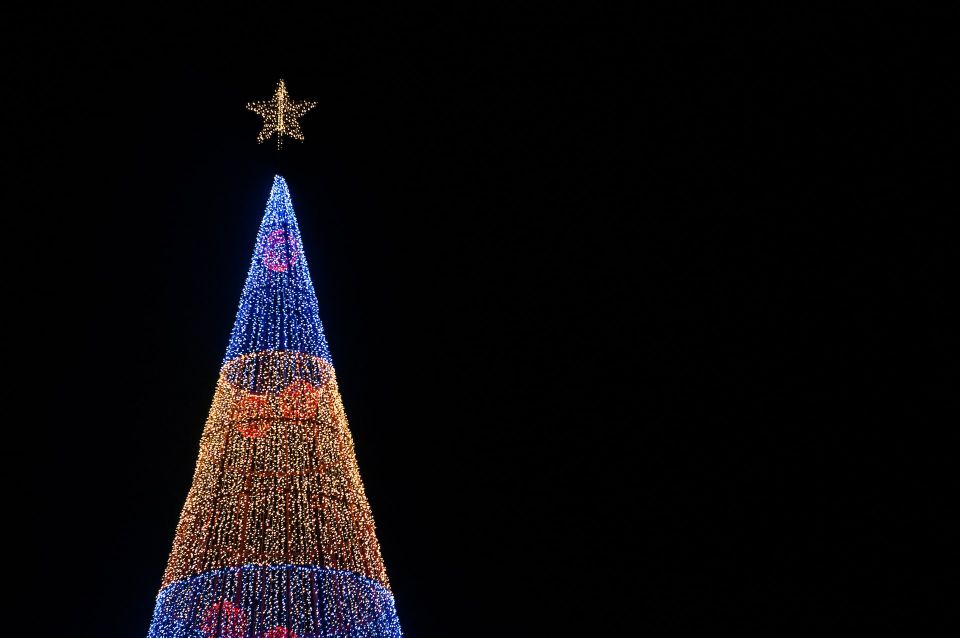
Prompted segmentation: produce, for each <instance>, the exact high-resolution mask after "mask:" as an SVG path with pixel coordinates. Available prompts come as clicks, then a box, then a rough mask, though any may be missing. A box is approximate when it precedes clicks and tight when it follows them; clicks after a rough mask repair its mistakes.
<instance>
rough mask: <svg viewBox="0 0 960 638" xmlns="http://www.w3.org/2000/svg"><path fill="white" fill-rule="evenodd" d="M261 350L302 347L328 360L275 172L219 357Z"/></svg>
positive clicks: (293, 221)
mask: <svg viewBox="0 0 960 638" xmlns="http://www.w3.org/2000/svg"><path fill="white" fill-rule="evenodd" d="M266 350H274V351H277V350H288V351H296V352H304V353H307V354H312V355H314V356H316V357H320V358H321V359H325V360H327V361H328V362H330V363H332V361H331V359H330V351H329V349H328V347H327V340H326V338H325V337H324V334H323V324H322V323H321V321H320V311H319V307H318V305H317V295H316V293H315V292H314V290H313V282H312V281H311V279H310V271H309V269H308V268H307V259H306V256H305V255H304V252H303V242H302V241H301V239H300V228H299V226H298V225H297V218H296V215H295V214H294V212H293V203H292V202H291V201H290V191H289V190H287V183H286V182H285V181H284V180H283V178H282V177H280V176H279V175H278V176H276V177H274V179H273V188H272V189H271V191H270V198H269V200H268V201H267V210H266V213H265V214H264V216H263V221H262V222H260V231H259V232H258V233H257V243H256V247H255V249H254V252H253V263H251V264H250V271H249V273H248V274H247V282H246V284H245V285H244V287H243V295H242V296H241V297H240V308H239V309H238V310H237V319H236V322H235V323H234V325H233V332H232V333H231V335H230V345H229V346H228V347H227V354H226V356H225V357H224V363H226V362H227V361H229V360H231V359H234V358H236V357H238V356H241V355H244V354H250V353H253V352H264V351H266Z"/></svg>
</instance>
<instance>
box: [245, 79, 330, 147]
mask: <svg viewBox="0 0 960 638" xmlns="http://www.w3.org/2000/svg"><path fill="white" fill-rule="evenodd" d="M316 105H317V103H316V102H294V101H293V100H291V99H290V94H289V93H287V85H286V84H284V82H283V80H280V82H279V83H277V90H276V91H274V93H273V97H272V98H270V99H269V100H266V101H264V102H250V103H249V104H247V110H250V111H253V112H254V113H256V114H257V115H259V116H261V117H262V118H263V129H262V130H261V131H260V133H259V134H258V135H257V142H260V143H263V142H266V141H267V140H268V139H270V138H271V137H272V136H273V134H274V133H276V135H277V148H280V147H281V146H282V145H283V136H284V135H287V136H289V137H292V138H293V139H295V140H300V141H301V142H302V141H303V133H302V132H301V131H300V121H299V118H300V117H303V115H304V114H305V113H306V112H307V111H309V110H310V109H312V108H313V107H315V106H316Z"/></svg>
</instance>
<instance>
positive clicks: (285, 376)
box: [149, 176, 401, 638]
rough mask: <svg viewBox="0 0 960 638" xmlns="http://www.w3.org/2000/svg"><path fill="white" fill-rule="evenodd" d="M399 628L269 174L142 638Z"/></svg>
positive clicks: (277, 186) (284, 637) (303, 274)
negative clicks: (241, 284)
mask: <svg viewBox="0 0 960 638" xmlns="http://www.w3.org/2000/svg"><path fill="white" fill-rule="evenodd" d="M400 635H401V631H400V624H399V622H398V620H397V616H396V611H395V609H394V602H393V594H392V593H391V590H390V584H389V582H388V581H387V574H386V571H385V570H384V566H383V560H382V558H381V556H380V547H379V544H378V543H377V538H376V535H375V532H374V525H373V517H372V515H371V513H370V506H369V504H368V503H367V497H366V494H365V493H364V490H363V483H362V482H361V480H360V473H359V471H358V469H357V462H356V458H355V456H354V451H353V439H352V437H351V435H350V430H349V429H348V428H347V421H346V416H345V415H344V411H343V404H342V403H341V400H340V393H339V391H338V388H337V380H336V375H335V373H334V370H333V365H332V362H331V359H330V352H329V350H328V349H327V343H326V339H325V337H324V333H323V326H322V324H321V323H320V315H319V311H318V306H317V297H316V294H315V293H314V290H313V283H312V281H311V279H310V272H309V270H308V269H307V261H306V258H305V256H304V252H303V245H302V242H301V239H300V230H299V228H298V226H297V220H296V217H295V216H294V212H293V205H292V204H291V201H290V193H289V191H288V190H287V185H286V182H284V180H283V178H281V177H279V176H278V177H276V178H274V182H273V189H272V190H271V192H270V198H269V201H268V202H267V210H266V213H265V215H264V217H263V221H262V222H261V224H260V231H259V233H258V234H257V242H256V247H255V249H254V252H253V263H252V264H251V266H250V272H249V274H248V275H247V281H246V284H245V286H244V289H243V296H242V297H241V299H240V308H239V310H238V312H237V319H236V322H235V324H234V327H233V332H232V334H231V336H230V344H229V346H228V347H227V354H226V356H225V357H224V361H223V366H222V368H221V370H220V377H219V380H218V382H217V388H216V392H215V395H214V398H213V405H212V406H211V408H210V414H209V416H208V417H207V421H206V425H205V426H204V430H203V436H202V439H201V442H200V456H199V458H198V460H197V467H196V471H195V473H194V477H193V485H192V486H191V488H190V493H189V495H188V497H187V502H186V504H185V505H184V507H183V512H182V513H181V515H180V522H179V524H178V525H177V532H176V538H175V540H174V544H173V550H172V551H171V553H170V559H169V562H168V564H167V569H166V572H165V573H164V577H163V584H162V587H161V589H160V593H159V595H158V596H157V602H156V607H155V610H154V615H153V622H152V624H151V626H150V632H149V638H173V637H177V638H181V637H182V638H186V637H190V638H320V637H328V636H331V637H332V636H349V637H351V638H373V637H394V636H400Z"/></svg>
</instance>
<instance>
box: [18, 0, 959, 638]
mask: <svg viewBox="0 0 960 638" xmlns="http://www.w3.org/2000/svg"><path fill="white" fill-rule="evenodd" d="M561 4H562V3H561ZM236 13H237V14H238V15H231V16H229V18H230V19H228V20H225V21H224V22H223V23H220V24H212V23H208V22H206V21H202V22H201V21H200V20H194V19H193V18H192V17H191V18H189V19H188V17H187V16H177V17H173V18H171V17H165V16H158V15H147V14H144V15H136V16H134V15H127V14H110V15H107V14H98V15H93V14H87V13H82V12H80V11H78V10H74V11H72V12H71V11H67V12H64V13H59V12H51V13H50V14H49V15H47V16H43V17H35V18H34V20H33V21H32V22H31V23H30V25H29V28H28V30H27V34H28V37H27V38H25V40H26V42H25V43H24V44H23V45H22V46H19V45H17V46H14V47H12V48H11V51H10V55H9V56H8V59H9V60H10V61H11V62H12V63H13V64H12V65H11V66H13V67H16V68H17V70H20V71H25V72H26V73H25V74H24V77H23V78H22V79H19V78H18V79H17V80H16V82H15V83H12V86H13V87H16V88H17V89H18V90H20V91H23V94H24V95H27V96H29V100H30V104H35V105H36V108H32V109H30V111H31V115H32V116H34V117H36V118H37V120H36V124H33V123H30V122H31V121H30V120H23V119H20V118H10V119H8V120H7V127H8V132H9V129H11V128H12V129H13V132H14V134H15V143H19V142H24V145H23V146H19V145H16V144H15V146H14V149H15V152H16V153H18V160H19V161H18V162H17V163H18V165H20V166H22V167H24V168H25V169H26V170H25V171H24V176H23V178H18V183H17V185H16V186H15V187H14V188H11V189H9V190H8V192H11V191H13V192H14V196H15V197H16V195H17V194H20V195H22V194H24V193H29V197H25V198H24V201H23V202H19V203H18V206H20V207H21V208H19V209H18V210H23V211H25V213H26V215H23V216H20V219H21V221H22V220H24V219H26V220H28V222H29V224H30V225H29V227H28V228H26V229H25V230H24V231H22V233H21V235H20V236H21V241H18V242H17V244H18V248H20V249H21V250H23V256H20V254H19V253H17V257H16V260H17V262H18V272H21V273H24V272H25V273H28V276H29V280H28V281H29V282H30V283H29V287H30V288H31V289H32V290H33V291H34V292H39V295H37V297H36V298H34V297H29V298H24V299H25V300H23V301H18V303H21V304H25V305H26V306H27V307H28V308H30V312H29V313H28V314H29V315H30V316H31V317H32V319H31V320H30V322H29V326H28V327H27V328H26V330H25V331H23V332H18V333H17V335H18V337H22V341H23V343H25V344H32V343H36V342H40V343H41V345H42V346H43V347H44V348H49V352H47V351H44V354H43V356H41V357H39V360H38V358H36V357H31V361H32V363H34V364H36V363H39V366H38V368H39V369H38V370H37V372H36V373H35V374H32V376H31V378H34V379H36V385H35V386H33V387H32V389H34V390H37V389H39V396H38V398H37V399H36V402H37V403H36V405H38V406H42V411H43V412H44V414H46V415H47V418H48V419H49V423H51V425H52V431H48V432H47V434H45V435H44V436H43V438H42V439H41V440H40V441H39V442H38V441H37V440H34V441H33V443H32V447H31V448H29V449H30V450H32V452H30V454H35V455H37V456H38V457H39V458H38V460H36V462H35V464H32V465H31V467H33V470H32V471H34V472H37V473H38V474H39V478H38V480H37V481H36V482H32V483H31V484H32V486H33V489H35V490H37V493H38V495H39V496H37V497H34V498H33V500H34V502H35V503H36V502H39V503H41V504H42V505H41V507H42V509H43V510H44V515H43V516H41V517H40V518H39V519H37V520H41V521H44V522H43V523H42V524H41V526H40V529H39V532H40V533H39V534H37V535H36V537H37V538H36V539H35V540H37V539H39V541H40V543H41V545H42V550H41V552H40V555H41V557H42V559H43V560H41V568H42V569H43V570H49V572H50V573H51V574H52V575H51V576H50V577H49V578H52V579H54V580H56V579H60V578H63V579H67V580H69V582H70V585H69V589H70V590H72V591H73V592H74V593H72V594H70V595H68V596H66V597H65V598H61V599H60V600H59V601H58V602H56V603H51V605H53V608H54V609H55V613H44V614H43V616H40V617H39V618H42V619H43V620H42V622H41V621H38V622H41V624H42V625H43V626H44V627H45V628H49V630H50V633H49V635H51V636H52V635H69V636H98V637H103V636H118V637H120V636H124V637H129V636H143V635H145V634H146V630H147V627H148V624H149V620H150V615H151V612H152V608H153V601H154V596H155V595H156V592H157V589H158V587H159V584H160V578H161V575H162V571H163V568H164V565H165V562H166V558H167V554H168V552H169V550H170V546H171V542H172V539H173V532H174V527H175V524H176V521H177V517H178V515H179V511H180V508H181V506H182V504H183V501H184V499H185V496H186V493H187V489H188V487H189V484H190V480H191V476H192V472H193V467H194V463H195V460H196V454H197V450H198V445H199V438H200V433H201V430H202V427H203V422H204V418H205V416H206V412H207V409H208V407H209V403H210V401H211V398H212V394H213V388H214V384H215V382H216V378H217V372H218V369H219V365H220V362H221V359H222V357H223V353H224V350H225V348H226V344H227V338H228V335H229V330H230V327H231V326H232V322H233V318H234V313H235V311H236V305H237V301H238V299H239V295H240V291H241V288H242V285H243V281H244V278H245V275H246V271H247V268H248V266H249V259H250V253H251V250H252V247H253V241H254V237H255V234H256V229H257V227H258V224H259V221H260V218H261V215H262V213H263V208H264V204H265V202H266V198H267V195H268V192H269V188H270V184H271V180H272V178H273V175H274V174H275V173H280V174H282V175H283V176H284V177H286V178H287V181H288V184H289V186H290V189H291V193H292V197H293V201H294V205H295V208H296V211H297V214H298V217H299V221H300V227H301V230H302V232H303V241H304V245H305V250H306V254H307V257H308V259H309V263H310V267H311V271H312V275H313V281H314V283H315V286H316V291H317V295H318V298H319V301H320V309H321V317H322V319H323V321H324V324H325V327H326V331H327V338H328V341H329V343H330V347H331V351H332V354H333V358H334V362H335V365H336V368H337V373H338V378H339V380H340V385H341V390H342V393H343V399H344V403H345V406H346V409H347V414H348V416H349V418H350V426H351V428H352V431H353V435H354V438H355V441H356V446H357V456H358V460H359V464H360V469H361V473H362V475H363V478H364V481H365V485H366V490H367V494H368V496H369V499H370V502H371V506H372V508H373V512H374V516H375V518H376V521H377V526H378V535H379V539H380V542H381V545H382V548H383V553H384V557H385V561H386V565H387V570H388V573H389V575H390V577H391V580H392V584H393V588H394V592H395V595H396V600H397V610H398V614H399V616H400V620H401V623H402V625H403V628H404V630H405V632H406V633H407V634H408V635H409V636H411V638H427V637H431V636H436V637H454V636H456V637H463V638H466V637H470V636H580V635H583V636H602V635H618V636H620V635H622V636H628V635H629V636H633V635H648V634H652V635H658V634H670V633H674V632H679V631H681V630H684V629H692V628H694V627H701V626H704V625H707V626H712V627H744V626H747V625H753V624H756V625H758V626H760V627H762V628H765V629H767V630H775V631H781V630H783V628H785V627H796V626H798V625H799V624H805V623H811V624H812V625H813V626H820V627H821V628H822V627H823V626H824V625H823V624H822V623H825V622H826V619H827V618H834V619H835V621H834V623H831V624H829V625H827V626H834V627H840V628H848V629H850V628H863V627H869V628H874V629H875V628H877V627H889V626H890V625H891V623H892V624H901V625H903V626H911V625H912V623H916V622H918V620H917V619H918V618H920V619H923V621H924V622H929V623H930V624H931V626H941V625H940V624H939V623H940V622H941V621H940V618H941V616H940V615H939V614H942V613H943V610H944V609H945V600H946V599H945V594H944V591H943V590H942V589H941V588H940V587H939V584H940V583H941V582H942V580H937V579H938V578H941V579H942V578H943V576H942V575H937V576H933V577H932V578H928V579H925V580H918V579H917V578H915V577H914V576H912V574H913V572H911V571H910V566H911V565H915V564H916V563H917V562H922V561H923V560H925V559H921V557H919V556H917V555H914V553H913V552H916V551H918V550H917V549H916V547H917V546H918V545H923V544H926V546H937V545H936V544H937V543H938V542H942V540H939V539H941V537H940V536H939V534H940V533H941V532H940V531H938V530H940V529H942V527H941V526H940V525H941V524H940V523H939V522H938V519H937V514H936V512H938V511H939V510H940V505H939V504H940V500H939V499H938V497H937V496H936V494H931V493H930V492H929V491H927V487H928V486H929V485H930V482H931V481H932V482H936V481H938V480H941V479H942V478H943V476H945V474H944V473H945V467H946V466H945V465H938V464H937V463H936V462H933V463H928V464H925V465H926V467H927V471H928V472H930V473H932V474H930V476H928V477H926V478H924V477H923V476H922V475H918V474H916V473H913V472H911V471H909V470H908V469H906V468H907V464H908V462H909V461H910V460H911V459H912V460H916V459H917V456H916V454H913V452H912V451H913V450H915V449H917V448H914V447H911V446H910V445H908V444H906V442H905V441H904V440H902V439H900V438H897V437H896V436H895V435H893V434H890V436H887V432H888V431H887V430H881V429H880V427H879V425H878V424H879V422H880V421H881V420H882V419H884V418H888V417H889V418H894V419H899V420H900V421H901V422H902V423H909V424H912V425H911V427H914V428H920V429H921V430H922V429H923V428H924V427H925V425H924V424H925V423H926V424H929V421H927V420H925V418H924V415H925V414H926V412H925V411H930V408H929V405H930V401H931V400H932V398H933V397H937V396H940V393H942V392H944V391H945V390H946V381H945V379H946V377H945V376H943V374H942V372H941V368H940V366H941V365H942V364H943V363H944V362H945V361H946V359H945V355H942V354H941V352H940V350H939V345H940V344H942V343H943V342H944V341H946V340H947V336H946V335H947V334H948V333H947V331H946V328H945V323H944V320H943V312H944V311H943V303H944V302H943V299H944V297H945V296H946V294H947V293H946V289H945V287H944V286H945V282H946V281H947V279H946V275H945V271H946V264H947V257H946V255H947V250H946V246H947V242H948V237H950V236H951V233H950V231H949V228H948V224H947V218H946V217H945V216H943V215H940V216H937V215H933V216H930V217H927V216H925V211H926V210H928V209H930V208H931V205H930V201H929V199H925V197H926V196H925V195H924V194H923V193H927V194H928V193H930V192H931V188H930V187H931V186H936V185H938V184H940V183H941V180H943V179H945V177H946V174H947V173H946V169H945V168H944V165H943V164H938V163H937V162H935V161H931V160H930V158H929V155H925V154H924V153H923V152H921V151H920V150H919V145H920V144H921V143H925V142H923V141H922V138H923V136H924V135H925V133H926V132H927V128H926V127H928V126H929V123H930V118H934V117H935V115H934V113H933V112H932V111H931V112H928V111H927V110H926V108H925V106H923V105H924V104H925V101H926V100H928V99H936V98H937V97H938V96H939V95H940V93H939V89H937V88H936V85H933V87H931V85H929V84H926V83H923V82H920V81H917V80H914V81H913V82H912V83H910V81H909V80H905V79H904V78H905V77H909V75H910V74H909V73H906V72H905V69H906V67H907V65H908V64H909V63H910V61H911V57H910V55H911V49H910V46H909V45H907V44H905V42H906V41H907V40H906V38H907V37H909V36H912V35H914V31H913V30H912V26H911V25H912V22H911V20H910V19H909V18H910V16H893V15H890V16H881V17H877V16H873V17H871V18H870V19H869V20H868V19H867V18H864V17H863V16H847V17H841V16H834V17H833V18H831V19H830V20H824V19H821V18H820V17H818V16H813V15H805V14H804V15H801V14H799V13H798V14H796V15H777V16H774V15H755V16H746V15H728V14H726V13H722V12H719V11H713V12H703V13H698V12H687V13H674V12H655V11H648V12H647V13H646V14H644V15H628V14H626V13H608V14H601V13H600V12H598V11H584V12H581V11H575V10H572V9H569V10H567V9H560V8H559V6H558V5H557V3H554V6H552V7H550V9H549V11H546V9H542V10H538V11H533V10H531V11H529V12H528V13H523V12H515V13H508V12H496V11H493V10H490V9H487V8H483V7H478V8H475V9H465V8H459V9H456V10H454V9H446V10H442V11H429V12H428V11H422V12H414V11H411V10H409V9H407V8H402V7H401V6H400V5H397V6H395V7H394V8H391V9H386V10H378V11H371V12H363V11H360V10H353V11H347V10H333V9H331V10H327V9H323V10H320V11H318V14H317V15H315V16H312V17H311V16H309V15H307V14H303V15H298V14H297V13H296V12H294V11H291V12H289V13H283V14H281V15H282V16H283V19H282V20H277V19H276V17H275V16H273V13H272V12H268V13H263V12H257V11H253V10H249V11H247V10H237V12H236ZM901 18H903V19H902V20H901ZM801 24H802V25H804V26H803V27H802V28H801V26H800V25H801ZM238 25H239V26H238ZM874 36H879V40H880V42H881V46H879V48H876V49H874V48H871V47H870V46H867V45H866V44H865V42H866V39H867V38H868V37H874ZM861 42H863V44H862V45H861V44H860V43H861ZM280 77H283V78H284V79H285V80H286V82H287V86H288V89H289V90H290V93H291V95H292V96H293V98H295V99H315V100H317V101H318V102H319V106H318V107H317V108H316V109H314V110H313V111H312V112H311V113H310V114H308V115H307V116H306V117H305V118H304V119H303V121H302V128H303V131H304V134H305V136H306V141H305V143H303V144H298V143H296V142H290V143H289V144H287V145H286V147H285V150H284V151H283V152H282V153H280V154H278V153H277V152H276V150H275V149H274V147H273V145H270V144H268V145H262V146H258V145H257V144H256V143H255V136H256V134H257V131H258V130H259V126H260V118H259V117H258V116H256V115H255V114H253V113H250V112H247V111H245V110H244V104H245V103H246V102H247V101H250V100H258V99H266V98H267V97H269V95H270V94H271V92H272V90H273V87H274V86H275V83H276V81H277V80H278V79H279V78H280ZM901 82H907V84H901ZM881 108H882V109H883V110H884V114H883V115H881V113H880V112H879V109H881ZM911 144H912V145H913V146H912V147H911ZM910 148H912V151H910V150H909V149H910ZM904 149H907V151H905V150H904ZM910 152H912V153H913V154H914V155H913V156H912V157H914V158H916V159H917V161H923V162H927V163H928V164H929V166H930V167H931V170H930V171H928V172H927V174H926V179H927V182H926V186H925V187H924V188H923V189H921V191H919V193H920V194H918V191H917V190H914V189H913V188H911V187H909V186H908V184H907V181H906V177H905V171H906V169H905V167H904V166H905V164H907V163H909V160H910V157H911V156H910ZM904 153H906V155H905V154H904ZM905 160H906V161H905ZM879 206H883V207H885V208H884V209H883V210H886V207H889V208H892V209H896V210H899V216H894V217H893V218H892V220H891V219H887V218H885V217H883V214H884V213H881V208H880V207H879ZM908 211H912V213H911V214H906V213H907V212H908ZM951 223H952V222H951ZM952 228H955V226H952ZM891 231H892V232H891ZM18 232H19V231H18ZM953 236H955V234H954V235H953ZM31 247H32V248H31ZM953 289H954V288H950V290H951V291H952V290H953ZM951 295H952V293H951ZM18 340H20V339H18ZM17 345H20V344H17ZM914 362H919V363H916V365H914ZM905 373H909V375H910V376H911V377H912V381H913V382H918V381H919V383H918V385H920V386H923V390H922V392H921V393H920V394H917V395H913V394H911V395H910V398H908V397H907V394H906V393H904V392H901V393H900V394H897V393H893V394H889V393H887V391H886V388H887V387H888V386H890V385H895V383H896V382H897V381H898V380H900V379H901V375H904V374H905ZM28 429H29V428H28ZM25 434H27V435H28V436H30V434H29V432H25ZM926 441H927V443H926V447H924V448H923V449H927V450H929V449H931V448H937V447H938V444H937V439H936V437H935V436H934V435H933V434H932V433H931V434H930V436H929V437H928V438H927V439H926ZM881 443H882V444H883V446H884V447H883V449H884V450H887V447H886V446H887V445H888V444H890V445H891V447H890V449H891V450H894V451H893V452H891V453H887V452H885V453H883V454H880V453H879V452H877V453H874V451H875V450H878V449H879V447H880V444H881ZM12 453H13V454H15V455H16V454H18V453H17V452H16V451H13V452H12ZM891 454H892V455H891ZM28 456H29V455H28ZM28 462H29V461H28ZM938 472H940V473H941V474H938ZM868 477H870V478H868ZM928 479H929V480H928ZM887 487H890V489H887ZM896 504H899V505H896ZM916 527H919V528H922V529H924V530H927V531H926V532H924V533H923V534H924V535H922V537H921V538H920V539H919V540H918V541H917V542H916V543H915V542H913V541H909V540H907V534H908V533H912V532H911V530H913V529H914V528H916ZM43 573H47V572H43ZM904 583H912V584H910V585H905V584H904ZM917 583H922V584H919V585H918V584H917ZM917 587H920V588H921V589H920V590H919V591H920V592H921V593H922V594H923V596H920V597H922V598H923V599H924V601H923V603H922V606H921V607H919V608H918V609H917V611H916V613H914V612H913V611H910V612H908V611H906V610H905V608H902V607H901V608H898V607H896V606H891V605H885V604H880V601H884V600H887V598H888V597H889V598H893V599H895V598H898V596H899V595H900V594H901V593H913V594H915V593H917V591H918V590H917ZM865 592H868V594H869V595H866V596H864V593H865ZM51 623H52V624H53V625H54V626H51Z"/></svg>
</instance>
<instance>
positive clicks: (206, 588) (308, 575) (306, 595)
mask: <svg viewBox="0 0 960 638" xmlns="http://www.w3.org/2000/svg"><path fill="white" fill-rule="evenodd" d="M227 608H229V610H230V611H231V618H230V619H229V621H228V620H227V619H225V618H224V616H226V615H227V614H225V613H224V612H225V610H226V609H227ZM217 612H220V613H217ZM278 628H279V630H278ZM271 631H273V632H274V633H272V634H271V633H270V632H271ZM285 632H286V633H285ZM291 633H292V635H295V636H296V638H321V637H322V638H332V637H337V638H341V637H342V638H373V637H377V638H399V637H400V636H401V631H400V623H399V621H398V620H397V614H396V611H395V609H394V602H393V595H392V594H391V593H390V592H389V591H388V590H387V589H386V588H384V587H383V585H381V584H379V583H377V582H376V581H373V580H370V579H368V578H364V577H362V576H359V575H357V574H355V573H353V572H348V571H339V570H334V569H325V568H322V567H314V566H303V565H244V566H243V567H227V568H223V569H215V570H212V571H209V572H206V573H203V574H201V575H199V576H195V577H193V578H188V579H185V580H181V581H177V582H175V583H171V584H170V585H168V586H167V587H165V588H164V589H163V590H162V591H161V592H160V594H159V595H158V596H157V605H156V608H155V610H154V615H153V622H152V624H151V625H150V632H149V633H148V634H147V638H257V637H260V636H264V635H283V636H290V635H291Z"/></svg>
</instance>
